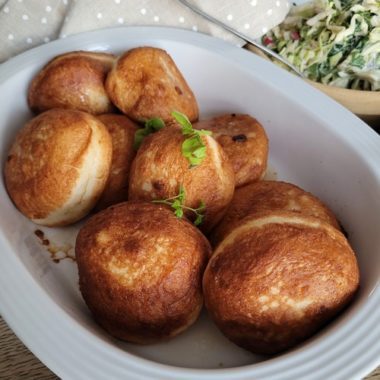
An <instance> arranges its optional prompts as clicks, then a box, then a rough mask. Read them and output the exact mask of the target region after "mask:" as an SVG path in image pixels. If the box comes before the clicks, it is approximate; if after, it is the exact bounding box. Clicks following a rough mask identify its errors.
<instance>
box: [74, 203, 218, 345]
mask: <svg viewBox="0 0 380 380" xmlns="http://www.w3.org/2000/svg"><path fill="white" fill-rule="evenodd" d="M210 250H211V248H210V245H209V243H208V241H207V240H206V238H205V237H204V236H203V235H202V234H201V232H200V231H199V230H197V229H196V228H195V227H193V226H192V225H191V224H190V223H189V222H187V221H186V220H184V219H178V218H177V217H175V216H174V214H173V213H172V212H171V211H170V210H168V209H167V208H166V207H164V206H160V205H154V204H152V203H143V202H124V203H119V204H118V205H115V206H111V207H109V208H107V209H106V210H103V211H101V212H100V213H98V214H96V215H94V216H93V217H92V218H91V219H89V220H88V221H87V223H86V224H85V225H84V226H83V227H82V228H81V230H80V231H79V234H78V237H77V240H76V246H75V254H76V259H77V263H78V269H79V283H80V290H81V292H82V295H83V298H84V300H85V301H86V303H87V305H88V307H89V309H90V310H91V312H92V314H93V316H94V318H95V320H96V321H97V322H98V323H99V324H100V325H101V326H102V327H103V328H104V329H105V330H106V331H108V332H109V333H110V334H111V335H113V336H115V337H116V338H119V339H122V340H126V341H129V342H134V343H141V344H146V343H153V342H158V341H161V340H166V339H169V338H172V337H174V336H175V335H177V334H179V333H180V332H182V331H184V330H185V329H187V328H188V327H189V326H190V325H191V324H192V323H194V321H195V320H196V319H197V317H198V315H199V313H200V310H201V308H202V304H203V296H202V286H201V281H202V280H201V279H202V275H203V270H204V267H205V264H206V260H207V258H208V257H209V255H210Z"/></svg>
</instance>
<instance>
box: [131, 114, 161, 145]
mask: <svg viewBox="0 0 380 380" xmlns="http://www.w3.org/2000/svg"><path fill="white" fill-rule="evenodd" d="M164 127H165V123H164V121H163V120H162V119H160V118H159V117H154V118H153V119H149V120H147V121H146V122H145V125H144V128H140V129H138V130H137V131H136V133H135V140H134V142H133V148H134V149H135V150H137V149H139V148H140V145H141V143H142V142H143V140H144V138H145V137H146V136H148V135H150V134H151V133H154V132H157V131H159V130H160V129H162V128H164Z"/></svg>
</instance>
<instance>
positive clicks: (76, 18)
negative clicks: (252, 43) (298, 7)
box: [0, 0, 289, 62]
mask: <svg viewBox="0 0 380 380" xmlns="http://www.w3.org/2000/svg"><path fill="white" fill-rule="evenodd" d="M191 2H192V3H193V4H194V5H196V6H197V7H200V8H201V9H202V10H204V11H205V12H207V13H209V14H211V15H212V16H213V17H215V18H217V19H219V20H221V21H223V22H225V23H227V24H229V25H231V26H233V27H234V28H236V29H238V30H239V31H240V32H242V33H244V34H245V35H247V36H249V37H251V38H258V37H260V36H261V35H262V34H264V33H266V32H267V31H268V30H269V29H270V28H272V27H273V26H275V25H277V24H279V23H280V22H281V21H282V20H283V19H284V18H285V16H286V14H287V12H288V10H289V2H288V0H207V1H204V0H203V1H202V0H192V1H191ZM127 25H161V26H174V27H178V28H185V29H191V30H193V31H195V32H197V31H199V32H203V33H207V34H211V35H213V36H216V37H219V38H223V39H225V40H227V41H229V42H232V43H235V44H238V45H239V46H242V45H243V44H244V41H243V40H240V39H239V38H236V37H234V36H232V35H231V34H230V33H228V32H226V31H224V30H223V29H221V28H219V27H217V26H215V25H213V24H212V23H210V22H208V21H206V20H204V19H203V18H201V17H200V16H198V15H196V14H195V13H193V12H192V11H191V10H189V9H187V8H186V7H185V6H184V5H182V4H181V3H180V2H179V1H178V0H107V1H105V0H0V62H2V61H5V60H6V59H8V58H10V57H12V56H13V55H16V54H18V53H21V52H22V51H24V50H27V49H30V48H31V47H33V46H37V45H40V44H43V43H46V42H49V41H51V40H54V39H56V38H65V37H66V36H69V35H71V34H76V33H80V32H84V31H89V30H94V29H100V28H108V27H114V26H127Z"/></svg>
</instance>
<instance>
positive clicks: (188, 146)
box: [172, 111, 212, 168]
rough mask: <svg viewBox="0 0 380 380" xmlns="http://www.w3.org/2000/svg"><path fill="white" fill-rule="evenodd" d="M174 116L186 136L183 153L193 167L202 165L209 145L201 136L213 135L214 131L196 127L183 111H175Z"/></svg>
mask: <svg viewBox="0 0 380 380" xmlns="http://www.w3.org/2000/svg"><path fill="white" fill-rule="evenodd" d="M172 116H173V118H174V119H175V120H176V121H177V122H178V124H179V125H180V126H181V128H182V134H183V135H184V136H186V139H185V141H184V142H183V143H182V155H183V156H184V157H186V159H187V160H188V161H189V163H190V167H191V168H192V167H194V166H198V165H200V164H201V163H202V161H203V160H204V159H205V158H206V155H207V147H206V145H205V143H204V142H203V141H202V138H201V137H202V136H211V135H212V132H211V131H206V130H204V129H201V130H197V129H194V128H193V126H192V124H191V123H190V120H189V119H188V118H187V116H186V115H184V114H183V113H181V112H177V111H173V112H172Z"/></svg>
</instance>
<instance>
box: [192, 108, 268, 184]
mask: <svg viewBox="0 0 380 380" xmlns="http://www.w3.org/2000/svg"><path fill="white" fill-rule="evenodd" d="M194 128H197V129H206V130H209V131H212V133H213V137H214V138H215V139H216V141H217V142H218V143H219V144H220V145H221V146H222V148H223V149H224V151H225V152H226V153H227V156H228V158H229V160H230V161H231V164H232V166H233V168H234V172H235V182H236V187H239V186H242V185H245V184H247V183H250V182H254V181H257V180H259V179H262V178H263V177H264V175H265V172H266V169H267V161H268V137H267V135H266V133H265V130H264V128H263V127H262V125H261V124H260V123H259V122H258V121H257V120H256V119H254V118H253V117H251V116H249V115H237V114H234V113H233V114H228V115H222V116H218V117H214V118H213V119H210V120H202V121H200V122H198V123H197V124H195V125H194Z"/></svg>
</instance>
